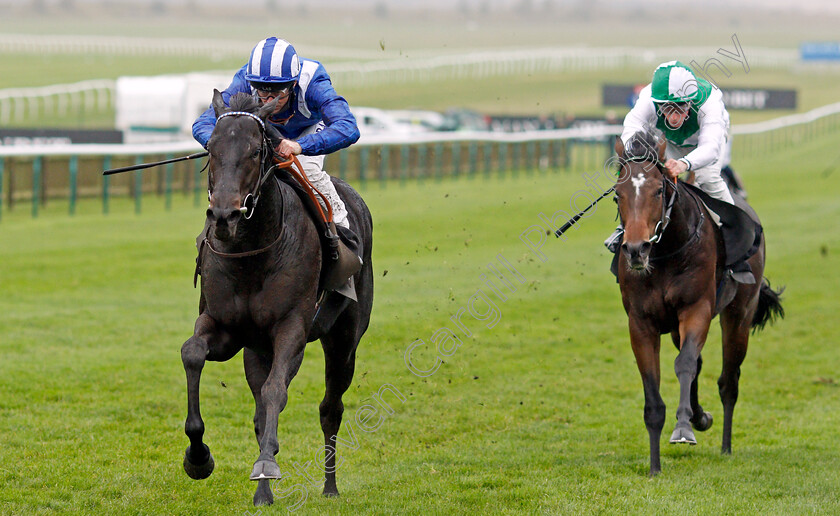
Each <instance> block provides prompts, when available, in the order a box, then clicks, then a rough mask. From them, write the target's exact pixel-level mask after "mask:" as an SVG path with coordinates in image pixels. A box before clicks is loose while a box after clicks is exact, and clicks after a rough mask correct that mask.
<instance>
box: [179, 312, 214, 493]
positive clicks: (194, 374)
mask: <svg viewBox="0 0 840 516" xmlns="http://www.w3.org/2000/svg"><path fill="white" fill-rule="evenodd" d="M214 327H215V323H214V321H213V320H212V319H211V318H210V317H208V316H206V315H203V314H202V315H201V316H199V318H198V320H196V322H195V331H194V332H193V336H192V337H190V338H189V339H188V340H187V341H186V342H185V343H184V345H183V346H182V347H181V361H182V362H183V363H184V371H185V372H186V374H187V421H186V423H185V424H184V432H185V433H186V434H187V437H189V439H190V445H189V446H188V447H187V451H186V453H185V454H184V471H186V472H187V475H189V476H190V478H193V479H195V480H200V479H203V478H207V477H209V476H210V474H211V473H212V472H213V467H214V461H213V456H212V455H211V454H210V448H208V447H207V445H206V444H204V443H203V442H202V437H203V436H204V421H202V419H201V410H200V403H199V385H200V383H201V370H202V369H203V368H204V363H205V361H206V360H207V356H208V355H209V350H210V346H209V344H208V342H207V336H208V335H209V334H210V333H211V332H212V331H213V329H214Z"/></svg>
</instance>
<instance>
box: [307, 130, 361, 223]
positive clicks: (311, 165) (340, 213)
mask: <svg viewBox="0 0 840 516" xmlns="http://www.w3.org/2000/svg"><path fill="white" fill-rule="evenodd" d="M323 128H324V122H321V123H318V124H315V125H313V126H312V127H310V128H309V129H307V130H305V131H303V132H302V133H301V136H305V135H307V134H312V133H316V132H318V131H320V130H321V129H323ZM297 158H298V161H300V164H301V166H303V172H304V173H305V174H306V177H307V179H309V182H310V183H312V186H314V187H315V188H316V189H317V190H318V191H319V192H321V193H322V194H324V195H325V196H326V197H327V200H328V201H329V202H330V204H331V205H332V209H333V220H334V221H335V223H336V225H338V226H344V227H345V228H350V221H349V220H348V219H347V207H346V206H344V201H342V200H341V198H340V197H339V196H338V192H336V190H335V185H333V183H332V181H331V180H330V175H329V174H327V173H326V172H325V171H324V155H323V154H322V155H320V156H304V155H303V154H301V155H299V156H298V157H297ZM316 197H317V194H316ZM318 201H319V202H321V207H322V208H324V210H326V206H324V203H323V201H322V200H321V199H320V198H319V199H318Z"/></svg>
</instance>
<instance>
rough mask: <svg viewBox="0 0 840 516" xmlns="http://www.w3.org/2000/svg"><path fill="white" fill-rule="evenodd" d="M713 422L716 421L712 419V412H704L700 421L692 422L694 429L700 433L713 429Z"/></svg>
mask: <svg viewBox="0 0 840 516" xmlns="http://www.w3.org/2000/svg"><path fill="white" fill-rule="evenodd" d="M713 422H714V419H712V414H711V412H706V411H704V412H703V413H702V414H700V418H699V421H694V420H692V421H691V426H692V427H694V429H695V430H697V431H698V432H705V431H706V430H708V429H709V428H711V427H712V423H713Z"/></svg>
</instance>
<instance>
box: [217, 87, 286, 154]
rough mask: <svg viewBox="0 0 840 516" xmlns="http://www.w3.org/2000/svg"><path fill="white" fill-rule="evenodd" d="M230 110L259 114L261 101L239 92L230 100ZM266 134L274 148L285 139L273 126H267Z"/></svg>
mask: <svg viewBox="0 0 840 516" xmlns="http://www.w3.org/2000/svg"><path fill="white" fill-rule="evenodd" d="M230 109H231V110H232V111H245V112H246V113H255V114H256V113H257V111H259V109H260V103H259V101H258V100H257V99H256V98H254V96H253V95H248V94H247V93H244V92H241V91H240V92H239V93H237V94H235V95H234V96H232V97H231V98H230ZM265 133H266V136H268V139H269V140H270V141H271V142H272V147H273V146H276V145H277V144H278V143H280V140H281V139H282V138H283V137H282V136H281V135H280V133H279V132H278V131H277V128H276V127H274V126H273V125H271V124H265Z"/></svg>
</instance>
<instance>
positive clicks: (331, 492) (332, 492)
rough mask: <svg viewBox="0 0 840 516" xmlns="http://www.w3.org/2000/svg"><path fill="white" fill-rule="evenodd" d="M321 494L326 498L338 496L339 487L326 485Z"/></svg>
mask: <svg viewBox="0 0 840 516" xmlns="http://www.w3.org/2000/svg"><path fill="white" fill-rule="evenodd" d="M321 494H322V495H323V496H324V498H338V488H336V487H327V486H324V492H323V493H321Z"/></svg>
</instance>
